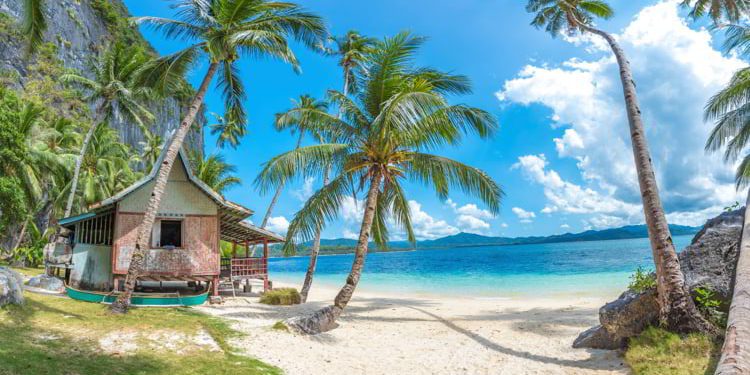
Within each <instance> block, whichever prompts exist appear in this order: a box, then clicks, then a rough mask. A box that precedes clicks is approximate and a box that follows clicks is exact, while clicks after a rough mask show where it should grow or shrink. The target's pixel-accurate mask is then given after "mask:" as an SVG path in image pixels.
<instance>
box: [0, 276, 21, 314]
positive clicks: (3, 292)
mask: <svg viewBox="0 0 750 375" xmlns="http://www.w3.org/2000/svg"><path fill="white" fill-rule="evenodd" d="M22 303H23V277H22V276H21V274H19V273H18V272H16V271H13V270H12V269H10V268H8V267H0V307H2V306H5V305H8V304H16V305H20V304H22Z"/></svg>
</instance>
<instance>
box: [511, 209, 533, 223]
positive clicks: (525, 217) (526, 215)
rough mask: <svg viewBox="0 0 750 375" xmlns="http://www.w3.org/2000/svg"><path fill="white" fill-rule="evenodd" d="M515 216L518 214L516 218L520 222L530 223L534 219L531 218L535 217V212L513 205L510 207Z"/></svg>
mask: <svg viewBox="0 0 750 375" xmlns="http://www.w3.org/2000/svg"><path fill="white" fill-rule="evenodd" d="M511 211H513V213H514V214H516V216H518V219H519V221H520V222H522V223H531V222H532V221H534V220H533V219H534V218H535V217H536V214H535V213H533V212H531V211H526V210H524V209H523V208H521V207H513V208H512V209H511Z"/></svg>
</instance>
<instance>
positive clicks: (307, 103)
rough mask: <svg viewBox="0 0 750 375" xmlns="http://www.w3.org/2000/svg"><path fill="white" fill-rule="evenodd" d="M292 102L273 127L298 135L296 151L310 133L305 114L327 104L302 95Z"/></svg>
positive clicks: (265, 221)
mask: <svg viewBox="0 0 750 375" xmlns="http://www.w3.org/2000/svg"><path fill="white" fill-rule="evenodd" d="M292 102H293V104H294V105H293V106H292V108H290V109H289V110H287V111H286V112H283V113H277V114H276V122H275V124H274V126H275V127H276V130H277V131H283V130H286V129H291V130H292V134H294V133H295V132H297V133H299V136H298V137H297V144H296V146H295V147H294V149H295V150H296V149H299V148H300V146H301V145H302V139H303V138H304V137H305V133H307V132H310V131H312V128H311V127H310V126H309V125H311V124H310V123H309V121H308V120H307V119H306V116H307V113H309V112H313V111H326V110H327V109H328V104H326V103H325V102H323V101H319V100H315V98H313V97H311V96H310V95H302V96H300V98H299V100H292ZM284 185H286V183H284V182H282V183H281V184H279V185H278V186H277V187H276V192H275V193H274V194H273V198H272V199H271V203H269V204H268V209H266V214H265V215H264V216H263V221H262V222H261V223H260V227H261V228H265V227H266V224H268V219H269V218H270V217H271V214H272V213H273V209H274V207H275V206H276V202H277V201H278V200H279V196H281V191H282V190H284ZM253 250H255V249H253Z"/></svg>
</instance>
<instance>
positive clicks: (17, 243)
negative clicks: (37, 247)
mask: <svg viewBox="0 0 750 375" xmlns="http://www.w3.org/2000/svg"><path fill="white" fill-rule="evenodd" d="M28 225H29V219H28V218H26V219H25V220H24V221H23V225H22V226H21V232H19V233H18V239H16V241H15V242H14V243H13V247H12V248H11V249H10V253H11V254H13V253H15V252H16V250H18V247H19V246H21V242H23V237H24V236H25V235H26V227H27V226H28Z"/></svg>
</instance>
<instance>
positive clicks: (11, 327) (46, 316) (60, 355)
mask: <svg viewBox="0 0 750 375" xmlns="http://www.w3.org/2000/svg"><path fill="white" fill-rule="evenodd" d="M25 296H26V303H25V305H23V306H6V307H5V308H2V309H0V337H3V338H4V339H3V340H0V358H1V359H2V360H0V374H105V373H106V374H169V375H174V374H240V373H241V374H279V373H280V372H281V371H280V370H279V369H277V368H274V367H271V366H269V365H266V364H264V363H262V362H260V361H258V360H255V359H252V358H249V357H245V356H241V355H239V354H237V353H235V352H234V351H233V350H232V348H231V347H230V346H229V344H228V340H229V339H231V338H232V337H234V336H236V335H238V333H237V332H235V331H234V330H232V329H231V328H230V327H229V326H228V325H227V324H226V323H225V322H224V321H223V320H220V319H219V318H215V317H210V316H207V315H204V314H201V313H198V312H196V311H194V310H190V309H186V308H185V309H157V308H142V309H133V310H131V311H130V312H129V313H128V314H126V315H113V314H110V313H109V311H108V310H107V306H105V305H99V304H94V303H86V302H80V301H74V300H70V299H67V298H60V297H54V296H44V295H38V294H32V293H25ZM201 330H202V331H204V332H206V333H208V335H210V336H211V338H213V340H214V341H215V342H216V343H217V344H218V346H219V347H220V348H221V349H222V350H220V351H215V350H214V351H211V350H209V348H208V347H206V346H203V345H199V344H196V343H195V342H193V341H191V340H186V339H185V338H186V337H190V336H193V335H195V334H197V333H198V332H199V331H201ZM154 333H161V334H164V335H168V337H170V340H167V341H170V342H172V343H175V342H176V343H177V346H176V348H175V347H173V348H170V347H166V346H163V343H164V342H163V341H161V340H158V339H157V340H155V339H154V336H153V335H154ZM120 334H124V335H131V337H133V339H132V341H133V342H134V343H135V344H137V345H138V347H137V349H136V350H134V351H132V352H130V353H121V354H110V353H108V352H106V351H104V350H102V348H101V347H100V344H99V340H100V339H101V338H102V337H104V336H105V335H110V336H111V337H114V336H115V335H117V336H119V335H120ZM180 337H181V338H180ZM154 345H156V347H154ZM259 345H262V343H259Z"/></svg>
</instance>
